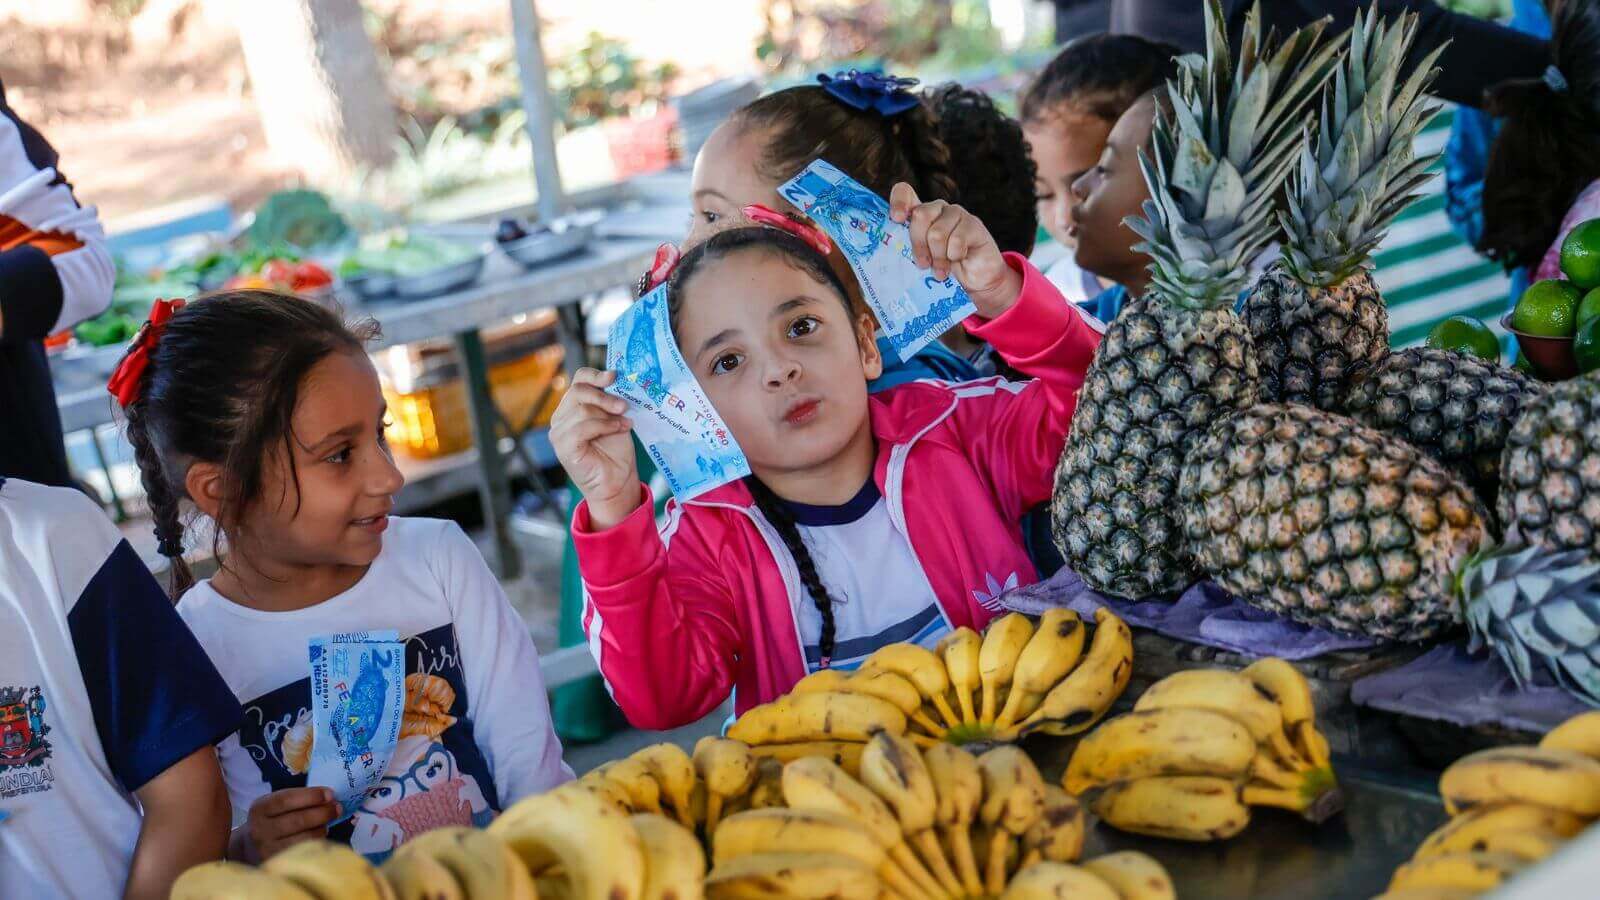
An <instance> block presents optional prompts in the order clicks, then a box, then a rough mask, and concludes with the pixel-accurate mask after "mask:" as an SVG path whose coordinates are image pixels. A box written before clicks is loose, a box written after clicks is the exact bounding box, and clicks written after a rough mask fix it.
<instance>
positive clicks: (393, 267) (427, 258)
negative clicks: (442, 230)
mask: <svg viewBox="0 0 1600 900" xmlns="http://www.w3.org/2000/svg"><path fill="white" fill-rule="evenodd" d="M478 255H479V251H478V250H477V249H476V248H474V247H471V246H468V245H466V244H458V243H454V242H451V241H444V240H440V239H438V238H434V237H429V236H427V235H421V234H411V235H399V234H396V235H389V236H387V237H380V238H379V239H377V240H376V241H372V242H365V241H364V242H363V243H362V246H361V247H358V248H357V249H356V250H355V251H354V252H352V253H351V254H350V255H349V256H347V257H346V258H345V260H344V262H343V263H341V264H340V265H339V274H340V275H342V276H343V277H345V278H351V277H354V276H356V275H359V274H361V273H362V272H388V273H390V274H392V275H399V276H401V277H410V276H413V275H421V274H423V273H426V272H432V271H434V270H436V269H442V268H444V267H445V266H451V265H455V264H456V263H462V262H466V261H467V260H469V259H474V258H476V257H477V256H478Z"/></svg>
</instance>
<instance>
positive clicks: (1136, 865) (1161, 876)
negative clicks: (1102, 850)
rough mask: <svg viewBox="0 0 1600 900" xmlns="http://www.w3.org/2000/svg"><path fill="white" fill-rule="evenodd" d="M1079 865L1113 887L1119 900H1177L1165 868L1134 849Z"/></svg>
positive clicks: (1175, 889) (1174, 887)
mask: <svg viewBox="0 0 1600 900" xmlns="http://www.w3.org/2000/svg"><path fill="white" fill-rule="evenodd" d="M1082 865H1083V867H1084V868H1085V869H1088V870H1089V871H1090V872H1093V873H1094V874H1096V875H1098V876H1100V877H1101V878H1102V879H1104V880H1105V882H1106V883H1107V884H1109V885H1111V886H1112V887H1113V888H1115V889H1116V891H1117V896H1118V897H1120V898H1121V900H1178V889H1177V887H1176V886H1174V885H1173V883H1172V876H1171V875H1168V874H1167V870H1166V868H1164V867H1163V866H1162V865H1161V863H1158V862H1156V861H1155V860H1154V859H1152V858H1151V857H1149V856H1146V855H1145V854H1143V853H1140V852H1139V851H1137V850H1123V851H1121V852H1120V853H1107V854H1106V855H1105V856H1097V857H1095V858H1094V859H1091V860H1088V861H1087V862H1084V863H1083V864H1082Z"/></svg>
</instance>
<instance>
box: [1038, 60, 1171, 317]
mask: <svg viewBox="0 0 1600 900" xmlns="http://www.w3.org/2000/svg"><path fill="white" fill-rule="evenodd" d="M1178 53H1179V50H1178V49H1177V48H1176V47H1173V46H1171V45H1169V44H1162V43H1156V42H1153V41H1147V40H1145V39H1143V38H1140V37H1135V36H1133V35H1111V34H1096V35H1091V36H1089V37H1085V38H1081V39H1079V40H1076V41H1073V42H1072V43H1070V44H1068V45H1067V46H1066V47H1063V48H1062V49H1061V52H1059V53H1057V54H1056V56H1055V58H1054V59H1052V60H1050V62H1049V63H1048V64H1046V65H1045V67H1044V68H1043V69H1042V70H1040V72H1039V75H1038V77H1036V78H1035V79H1034V80H1033V83H1032V84H1030V85H1029V86H1028V88H1027V90H1025V91H1024V92H1023V94H1022V100H1021V103H1020V106H1021V114H1022V127H1023V133H1024V134H1025V135H1026V137H1027V140H1028V146H1029V148H1030V149H1031V151H1032V153H1033V159H1034V161H1035V162H1036V163H1037V164H1038V179H1039V180H1038V187H1037V194H1038V216H1039V220H1040V222H1041V223H1042V224H1043V225H1044V229H1045V231H1046V232H1047V233H1049V235H1050V236H1051V237H1052V238H1054V239H1055V241H1056V242H1057V243H1059V244H1061V245H1062V246H1063V247H1066V248H1067V249H1069V250H1073V249H1075V248H1076V247H1077V244H1078V239H1079V232H1080V230H1081V223H1079V222H1078V221H1077V219H1076V218H1075V216H1074V206H1075V204H1076V203H1077V198H1076V196H1075V195H1074V193H1073V185H1074V184H1075V183H1076V182H1077V181H1078V179H1080V178H1082V177H1084V176H1085V175H1086V174H1087V173H1088V172H1089V171H1090V170H1092V169H1093V168H1094V166H1095V164H1096V163H1097V162H1098V161H1099V160H1100V157H1101V154H1102V153H1103V152H1104V151H1105V146H1106V141H1107V139H1108V138H1109V137H1110V134H1111V130H1112V128H1113V126H1115V125H1116V123H1117V120H1118V119H1120V118H1121V117H1122V115H1123V113H1125V112H1127V111H1128V109H1129V108H1130V107H1131V106H1133V105H1134V102H1135V101H1137V100H1138V99H1139V98H1140V97H1142V96H1144V95H1145V94H1148V93H1149V92H1150V91H1152V90H1155V89H1156V88H1159V87H1160V86H1161V85H1162V83H1163V82H1165V81H1166V79H1167V78H1168V77H1170V76H1171V75H1172V74H1173V73H1174V72H1175V71H1176V67H1175V65H1174V64H1173V61H1172V60H1173V57H1174V56H1176V55H1177V54H1178ZM1135 171H1136V172H1137V162H1136V163H1135ZM1136 212H1137V211H1136ZM1128 234H1129V235H1130V236H1131V234H1132V233H1131V232H1128ZM1108 237H1109V235H1108ZM1118 237H1120V235H1118ZM1102 264H1103V263H1102ZM1045 274H1046V275H1048V276H1049V277H1050V279H1051V280H1052V281H1054V282H1055V283H1056V285H1057V286H1058V287H1060V288H1061V291H1062V293H1063V294H1065V295H1066V296H1067V298H1068V299H1070V300H1072V301H1073V302H1076V303H1086V304H1087V308H1088V309H1089V311H1090V312H1092V313H1095V314H1096V315H1098V316H1100V318H1102V319H1103V320H1105V321H1110V320H1111V319H1112V318H1113V317H1115V315H1116V311H1117V309H1118V308H1120V307H1119V306H1118V305H1117V304H1116V303H1114V302H1106V301H1107V300H1113V299H1116V298H1117V297H1118V296H1119V295H1120V292H1118V294H1106V295H1105V297H1103V298H1102V297H1101V295H1102V293H1103V292H1105V291H1107V290H1111V289H1112V286H1111V285H1109V284H1106V283H1103V282H1102V281H1101V279H1102V278H1104V279H1108V280H1115V276H1113V275H1110V274H1109V273H1107V272H1103V271H1100V270H1098V269H1095V268H1093V267H1092V266H1089V265H1087V264H1086V263H1084V262H1082V261H1081V260H1078V261H1074V260H1073V259H1072V258H1071V257H1069V258H1067V259H1064V260H1062V261H1061V262H1059V263H1057V264H1056V265H1054V266H1051V267H1050V269H1048V270H1047V271H1046V273H1045Z"/></svg>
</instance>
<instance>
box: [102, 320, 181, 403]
mask: <svg viewBox="0 0 1600 900" xmlns="http://www.w3.org/2000/svg"><path fill="white" fill-rule="evenodd" d="M180 309H183V301H182V300H157V301H156V302H155V305H154V306H152V307H150V318H148V319H146V320H145V321H144V324H143V325H141V326H140V327H139V333H138V334H136V335H134V336H133V343H132V344H131V345H129V347H128V352H127V353H125V354H123V356H122V362H119V363H117V368H116V371H114V372H112V373H111V379H110V380H109V381H107V382H106V390H108V391H110V392H111V396H113V397H115V398H117V404H118V405H120V406H121V407H122V408H123V409H127V408H128V407H129V406H131V405H132V404H133V402H134V401H135V400H138V399H139V381H140V379H141V378H143V377H144V370H145V367H146V366H148V365H150V350H151V348H153V347H155V345H156V342H157V341H159V340H161V333H162V332H163V331H166V330H167V322H168V320H170V319H171V318H172V314H173V313H175V312H177V311H178V310H180Z"/></svg>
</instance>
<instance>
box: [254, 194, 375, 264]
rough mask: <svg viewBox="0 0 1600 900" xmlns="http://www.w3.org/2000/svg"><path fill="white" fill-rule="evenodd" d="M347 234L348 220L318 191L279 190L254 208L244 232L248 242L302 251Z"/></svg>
mask: <svg viewBox="0 0 1600 900" xmlns="http://www.w3.org/2000/svg"><path fill="white" fill-rule="evenodd" d="M350 234H351V231H350V225H349V223H347V222H345V220H344V217H343V216H341V215H339V213H338V212H337V211H335V210H334V208H333V204H331V203H330V202H328V197H327V195H326V194H323V193H320V192H318V191H308V190H292V191H279V192H277V193H276V194H273V195H272V196H270V197H268V198H267V199H266V200H264V201H262V203H261V205H260V206H259V207H257V208H256V217H255V221H253V222H251V223H250V227H249V228H248V229H247V230H246V231H245V237H246V238H247V239H248V241H249V242H250V243H251V244H254V245H257V246H261V245H271V244H279V243H286V244H289V245H291V246H294V247H298V248H300V249H302V250H308V249H311V248H314V247H326V246H328V245H330V244H336V243H338V242H340V241H342V240H344V239H345V238H347V237H349V236H350Z"/></svg>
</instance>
